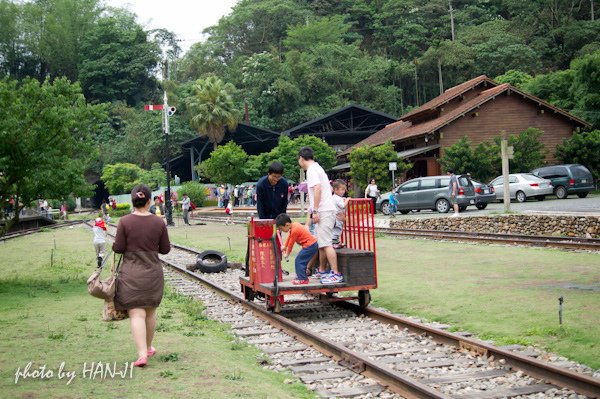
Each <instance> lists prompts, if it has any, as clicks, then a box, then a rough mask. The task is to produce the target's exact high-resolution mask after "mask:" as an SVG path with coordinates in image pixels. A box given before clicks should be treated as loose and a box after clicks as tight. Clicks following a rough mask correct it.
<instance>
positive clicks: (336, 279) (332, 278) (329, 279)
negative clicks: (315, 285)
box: [321, 273, 344, 284]
mask: <svg viewBox="0 0 600 399" xmlns="http://www.w3.org/2000/svg"><path fill="white" fill-rule="evenodd" d="M343 282H344V276H342V275H341V274H338V273H331V274H330V275H329V276H326V277H323V278H322V279H321V284H337V283H343Z"/></svg>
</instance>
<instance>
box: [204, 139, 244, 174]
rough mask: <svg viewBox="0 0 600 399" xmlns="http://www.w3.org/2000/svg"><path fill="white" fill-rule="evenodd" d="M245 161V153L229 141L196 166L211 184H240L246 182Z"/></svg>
mask: <svg viewBox="0 0 600 399" xmlns="http://www.w3.org/2000/svg"><path fill="white" fill-rule="evenodd" d="M247 160H248V154H246V151H244V149H243V148H242V147H241V146H240V145H238V144H236V143H234V142H233V141H230V142H228V143H227V144H225V145H222V146H220V147H219V148H217V149H216V150H214V151H213V152H212V153H211V154H210V157H209V158H208V159H207V160H206V161H203V162H202V163H201V164H200V165H199V166H198V171H199V172H200V174H201V175H202V176H204V177H206V178H208V179H209V180H210V181H211V182H213V183H230V184H240V183H243V182H244V181H246V171H245V166H246V161H247Z"/></svg>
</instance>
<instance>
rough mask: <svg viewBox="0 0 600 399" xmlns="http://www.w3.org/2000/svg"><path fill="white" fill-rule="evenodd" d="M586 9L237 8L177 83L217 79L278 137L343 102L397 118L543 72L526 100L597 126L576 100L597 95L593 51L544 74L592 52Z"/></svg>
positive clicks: (243, 4) (417, 2)
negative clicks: (472, 84) (488, 83)
mask: <svg viewBox="0 0 600 399" xmlns="http://www.w3.org/2000/svg"><path fill="white" fill-rule="evenodd" d="M593 7H594V2H593V1H589V0H586V1H575V0H528V1H522V0H468V1H464V0H450V1H448V0H314V1H309V0H264V1H256V0H241V1H240V2H239V3H238V4H237V6H236V7H235V8H234V9H233V12H232V13H231V14H230V15H228V16H225V17H224V18H222V19H221V20H220V21H219V23H218V24H217V25H216V26H214V27H211V28H209V29H208V30H207V33H208V34H209V35H210V36H209V38H208V40H207V41H206V42H203V43H197V44H195V45H194V46H193V47H192V49H191V50H190V51H189V52H188V53H187V54H186V55H185V56H184V57H183V58H182V59H181V61H180V62H179V63H178V72H177V79H178V81H179V82H181V83H185V82H187V81H190V80H194V79H197V78H198V77H199V76H203V75H207V74H216V75H218V76H220V77H221V78H222V79H224V80H225V81H227V82H230V83H233V84H234V85H235V87H236V88H237V89H238V90H239V92H238V95H237V98H238V101H239V102H244V101H246V102H248V103H249V107H250V117H251V121H252V122H253V123H256V124H258V125H261V126H265V127H269V128H273V129H285V128H288V127H291V126H294V125H295V124H298V123H300V122H304V121H306V120H308V119H310V118H313V117H316V116H318V115H321V114H323V113H325V112H328V111H331V110H332V109H334V108H336V107H340V106H344V105H346V104H347V103H348V102H357V103H361V104H363V105H366V106H370V107H373V108H375V109H378V110H381V111H384V112H387V113H390V114H393V115H401V114H402V113H404V112H405V111H406V110H407V109H408V108H410V107H413V106H416V105H419V104H422V103H424V102H425V101H427V100H429V99H431V98H433V97H435V96H437V95H438V94H439V93H440V92H441V91H442V90H443V89H444V88H448V87H451V86H454V85H456V84H458V83H461V82H463V81H465V80H467V79H470V78H472V77H474V76H477V75H480V74H486V75H488V76H490V77H492V78H494V77H497V76H499V75H502V74H504V73H505V72H507V71H510V70H517V71H520V72H523V73H524V74H517V75H520V76H522V75H524V76H525V80H526V81H527V82H526V81H519V83H521V84H525V83H529V82H528V81H529V77H527V75H531V76H539V75H543V76H541V77H538V78H537V79H536V82H534V84H532V85H531V87H528V88H526V89H528V90H529V91H532V92H534V94H538V95H541V96H542V97H544V98H546V99H548V100H550V101H552V102H555V103H557V104H558V105H560V106H565V107H567V108H569V109H578V110H579V111H580V112H579V114H580V116H583V117H585V118H586V119H589V120H592V121H597V120H598V113H597V112H598V111H600V107H599V105H600V102H598V99H597V98H595V99H589V98H588V99H587V100H586V101H587V102H585V103H580V100H581V97H582V96H585V95H587V94H589V93H598V92H599V91H600V90H599V89H600V85H599V79H600V78H599V77H598V71H599V70H600V61H599V60H598V58H599V56H598V53H596V55H595V56H594V57H587V58H585V59H584V61H580V64H585V66H583V65H575V67H579V69H578V71H579V74H578V73H572V72H568V73H559V74H553V73H552V72H555V71H559V70H566V69H569V68H570V66H571V62H572V61H573V59H575V58H577V57H585V56H589V55H590V54H593V53H594V52H595V51H598V50H600V22H599V21H598V20H594V19H595V18H594V14H593V13H594V11H595V10H594V9H593ZM582 69H583V70H582ZM514 75H515V73H514V72H513V74H512V75H510V76H514ZM580 75H581V76H580ZM594 75H595V76H594ZM510 76H509V78H510ZM571 86H577V87H573V88H572V87H571Z"/></svg>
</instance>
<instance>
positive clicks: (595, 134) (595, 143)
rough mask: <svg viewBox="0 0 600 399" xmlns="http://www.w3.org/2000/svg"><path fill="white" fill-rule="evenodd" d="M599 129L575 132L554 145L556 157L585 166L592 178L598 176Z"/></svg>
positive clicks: (599, 159)
mask: <svg viewBox="0 0 600 399" xmlns="http://www.w3.org/2000/svg"><path fill="white" fill-rule="evenodd" d="M598 154H600V130H593V131H591V132H583V133H575V134H574V135H573V136H571V137H570V138H568V139H565V140H564V141H563V142H562V143H561V144H559V145H557V146H556V158H558V159H559V160H560V161H561V162H563V163H579V164H582V165H584V166H585V167H587V168H588V169H589V170H590V171H591V172H592V174H593V175H594V179H596V180H597V179H599V178H600V156H598Z"/></svg>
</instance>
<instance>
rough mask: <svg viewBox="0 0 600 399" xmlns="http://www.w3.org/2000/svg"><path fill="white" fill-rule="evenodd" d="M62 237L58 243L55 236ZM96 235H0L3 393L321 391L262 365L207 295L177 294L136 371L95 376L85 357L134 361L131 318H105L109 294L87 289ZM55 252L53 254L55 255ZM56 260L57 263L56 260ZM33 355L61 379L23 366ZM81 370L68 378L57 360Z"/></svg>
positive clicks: (281, 394)
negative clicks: (212, 309) (205, 305)
mask: <svg viewBox="0 0 600 399" xmlns="http://www.w3.org/2000/svg"><path fill="white" fill-rule="evenodd" d="M55 241H56V250H54V245H55V244H54V243H55ZM94 256H95V254H94V251H93V247H92V245H91V233H90V231H89V230H85V229H84V228H83V227H74V228H65V229H58V230H54V231H47V232H43V233H39V234H35V235H31V236H27V237H23V238H17V239H12V240H9V241H6V242H0V276H2V277H1V278H0V303H1V304H2V307H1V308H0V329H1V331H2V340H1V341H0V390H1V391H0V392H2V394H1V395H0V396H2V397H4V398H19V397H23V398H88V397H98V398H114V397H119V398H146V397H156V398H175V397H177V398H240V397H256V398H267V397H277V398H312V397H314V395H313V394H312V393H311V392H310V391H308V390H307V389H306V388H305V387H304V386H303V385H302V384H298V383H295V384H285V383H284V380H286V379H289V378H291V376H290V375H288V374H285V373H275V372H271V371H269V370H265V369H263V368H262V367H261V366H259V365H258V364H257V360H263V359H264V357H263V356H261V355H260V354H259V351H258V350H256V349H254V348H252V347H248V346H245V345H240V344H239V342H236V341H235V340H234V338H233V337H232V336H231V335H230V333H229V331H228V328H227V327H226V326H224V325H221V324H218V323H216V322H212V321H209V320H206V319H204V318H203V317H202V316H201V314H200V313H201V311H202V307H201V304H200V303H199V302H193V301H191V300H189V299H187V298H184V297H181V296H179V295H175V294H173V293H168V294H167V295H165V298H164V299H163V303H162V304H161V307H160V308H159V320H158V326H157V334H156V340H155V347H156V348H157V350H158V353H157V356H156V357H155V358H152V359H151V361H150V364H149V366H148V367H146V368H145V369H138V368H136V369H134V370H133V375H132V377H133V378H131V379H130V378H124V379H122V378H120V377H119V378H114V379H110V378H108V379H101V378H100V377H99V376H97V377H96V379H91V378H89V377H90V373H88V374H87V375H86V377H87V378H84V376H83V367H84V363H87V367H88V368H89V367H90V366H91V363H92V362H96V363H97V362H103V363H106V362H109V363H110V364H111V366H112V365H113V362H116V365H117V368H118V369H119V370H121V371H122V370H123V369H124V363H125V362H131V361H133V360H135V358H136V357H137V356H136V351H135V348H134V346H133V341H132V339H131V337H130V330H129V322H128V321H127V320H123V321H120V322H111V323H107V322H103V321H101V319H100V313H101V308H102V302H101V301H100V300H98V299H96V298H92V297H91V296H89V295H88V294H87V291H86V288H85V280H86V279H87V277H88V276H89V274H91V271H92V270H93V263H94ZM51 258H52V259H51ZM51 260H52V264H51ZM28 362H33V366H32V369H30V371H33V370H37V369H38V367H40V366H42V365H46V366H47V369H53V372H54V375H53V377H52V378H48V379H45V380H42V379H33V378H26V379H23V378H21V380H20V381H19V382H18V383H17V384H15V372H16V370H17V368H18V367H20V368H21V369H23V368H24V367H26V365H27V364H28ZM62 362H65V365H64V370H63V371H64V372H67V371H70V372H75V375H76V377H75V378H74V379H73V381H72V382H71V383H70V384H68V385H67V377H66V376H63V378H62V379H59V376H58V368H59V366H60V364H61V363H62Z"/></svg>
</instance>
